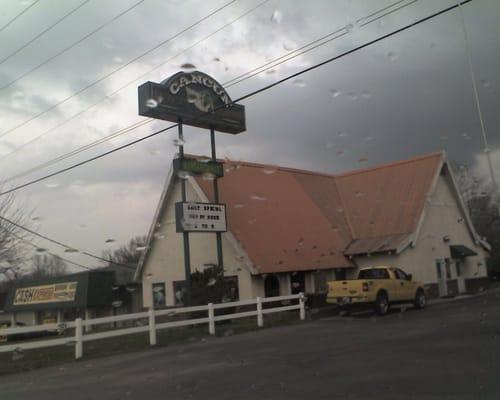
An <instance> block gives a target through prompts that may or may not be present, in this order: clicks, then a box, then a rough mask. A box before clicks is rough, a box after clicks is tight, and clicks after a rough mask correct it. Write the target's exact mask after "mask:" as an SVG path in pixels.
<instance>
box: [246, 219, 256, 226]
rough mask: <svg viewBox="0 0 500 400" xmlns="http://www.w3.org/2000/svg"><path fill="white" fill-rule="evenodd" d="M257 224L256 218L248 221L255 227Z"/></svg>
mask: <svg viewBox="0 0 500 400" xmlns="http://www.w3.org/2000/svg"><path fill="white" fill-rule="evenodd" d="M256 222H257V220H256V219H255V218H253V219H249V220H248V223H249V224H250V225H253V224H255V223H256Z"/></svg>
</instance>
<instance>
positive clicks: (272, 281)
mask: <svg viewBox="0 0 500 400" xmlns="http://www.w3.org/2000/svg"><path fill="white" fill-rule="evenodd" d="M264 294H265V296H266V297H276V296H279V295H280V281H279V279H278V277H277V276H276V275H273V274H270V275H267V276H266V280H265V281H264Z"/></svg>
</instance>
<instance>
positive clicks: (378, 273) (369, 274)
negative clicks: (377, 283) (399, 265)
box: [358, 268, 389, 279]
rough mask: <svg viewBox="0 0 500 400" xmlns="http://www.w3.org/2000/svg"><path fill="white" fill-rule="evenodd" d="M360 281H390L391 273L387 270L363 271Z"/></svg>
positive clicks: (359, 277)
mask: <svg viewBox="0 0 500 400" xmlns="http://www.w3.org/2000/svg"><path fill="white" fill-rule="evenodd" d="M358 279H389V272H388V271H387V269H385V268H372V269H363V270H361V271H359V276H358Z"/></svg>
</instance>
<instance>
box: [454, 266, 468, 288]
mask: <svg viewBox="0 0 500 400" xmlns="http://www.w3.org/2000/svg"><path fill="white" fill-rule="evenodd" d="M455 272H456V273H457V283H458V293H465V292H466V290H467V289H466V288H465V279H464V277H463V276H462V261H461V260H455Z"/></svg>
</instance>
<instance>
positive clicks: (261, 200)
mask: <svg viewBox="0 0 500 400" xmlns="http://www.w3.org/2000/svg"><path fill="white" fill-rule="evenodd" d="M223 163H224V177H223V178H222V179H220V180H219V193H220V199H221V202H222V203H225V204H226V214H227V221H228V230H227V232H225V233H223V235H222V237H223V240H222V248H223V255H224V275H225V279H227V280H230V281H231V282H233V284H234V282H236V283H237V289H238V293H239V297H240V299H247V298H255V297H257V296H274V295H286V294H292V293H298V292H307V293H324V292H325V291H326V287H327V286H326V282H327V281H328V280H332V279H346V278H353V277H355V276H356V275H357V272H358V270H359V268H362V267H367V266H376V265H387V266H393V267H399V268H401V269H403V270H404V271H406V272H407V273H411V274H412V275H413V277H414V279H416V280H419V281H422V282H423V283H424V284H425V287H426V289H427V292H428V295H429V296H433V297H437V296H449V295H456V294H459V293H465V292H474V291H477V290H480V289H481V288H482V287H484V286H485V284H486V280H487V270H486V258H487V257H488V251H489V249H490V247H489V245H488V244H487V243H486V242H485V241H484V240H483V239H482V238H481V237H480V236H479V235H478V233H477V232H476V231H475V229H474V226H473V225H472V222H471V219H470V217H469V214H468V212H467V209H466V207H465V206H464V203H463V201H462V199H461V197H460V193H459V191H458V189H457V184H456V181H455V178H454V176H453V172H452V170H451V168H450V167H449V164H448V161H447V159H446V155H445V154H444V153H443V152H439V153H434V154H429V155H424V156H420V157H415V158H412V159H408V160H403V161H397V162H393V163H389V164H384V165H379V166H375V167H372V168H365V169H360V170H356V171H351V172H346V173H341V174H336V175H331V174H324V173H317V172H311V171H304V170H298V169H292V168H285V167H278V166H273V165H264V164H255V163H249V162H235V161H224V162H223ZM181 179H186V182H187V183H186V186H187V201H192V202H211V201H213V193H212V182H211V181H210V180H207V179H203V178H202V177H192V176H190V177H185V176H182V177H178V176H175V175H174V174H173V172H170V173H169V175H168V177H167V180H166V183H165V186H164V189H163V192H162V194H161V197H160V200H159V204H158V207H157V210H156V213H155V216H154V219H153V221H152V224H151V228H150V231H149V235H148V243H147V249H146V251H145V252H144V253H143V256H142V259H141V261H140V262H139V266H138V269H137V271H136V274H135V279H136V280H138V281H142V293H143V305H144V306H145V307H151V306H163V305H167V306H173V305H176V304H179V296H176V292H178V290H179V287H182V285H183V282H184V256H183V242H182V234H179V233H177V232H176V224H175V222H176V221H175V203H176V202H179V201H180V200H181V189H180V186H181V185H180V181H181ZM190 246H191V270H192V271H194V270H202V269H203V268H206V267H207V266H211V265H214V264H216V260H217V255H216V245H215V235H213V234H210V233H192V234H190Z"/></svg>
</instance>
